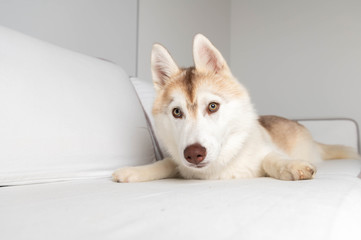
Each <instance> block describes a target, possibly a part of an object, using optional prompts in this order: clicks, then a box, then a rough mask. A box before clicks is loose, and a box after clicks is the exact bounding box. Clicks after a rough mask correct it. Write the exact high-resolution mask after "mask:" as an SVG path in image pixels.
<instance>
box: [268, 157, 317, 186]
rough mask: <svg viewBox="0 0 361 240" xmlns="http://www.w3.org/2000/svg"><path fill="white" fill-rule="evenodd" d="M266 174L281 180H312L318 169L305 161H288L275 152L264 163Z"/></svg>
mask: <svg viewBox="0 0 361 240" xmlns="http://www.w3.org/2000/svg"><path fill="white" fill-rule="evenodd" d="M262 167H263V170H264V171H265V173H266V174H267V175H268V176H270V177H273V178H277V179H281V180H305V179H311V178H312V177H313V175H314V174H315V173H316V167H315V166H313V165H312V164H311V163H309V162H307V161H303V160H293V159H287V158H285V156H284V155H282V154H279V153H276V152H273V153H270V154H268V155H267V156H266V157H265V158H264V159H263V161H262Z"/></svg>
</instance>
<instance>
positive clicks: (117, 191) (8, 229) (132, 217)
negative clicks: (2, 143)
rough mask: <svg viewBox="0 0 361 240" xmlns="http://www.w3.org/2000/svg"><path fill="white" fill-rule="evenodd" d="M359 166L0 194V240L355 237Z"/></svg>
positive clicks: (332, 164)
mask: <svg viewBox="0 0 361 240" xmlns="http://www.w3.org/2000/svg"><path fill="white" fill-rule="evenodd" d="M360 167H361V163H360V161H358V160H335V161H328V162H324V163H322V164H321V165H320V166H319V170H318V173H317V175H316V178H315V179H314V180H309V181H296V182H287V181H280V180H275V179H271V178H258V179H246V180H229V181H202V180H181V179H168V180H160V181H155V182H147V183H134V184H120V183H113V182H111V181H110V179H93V180H79V181H71V182H60V183H49V184H38V185H27V186H26V185H25V186H16V187H3V188H0V239H4V240H5V239H6V240H11V239H17V240H18V239H37V240H41V239H52V240H53V239H67V240H70V239H77V240H80V239H87V240H91V239H102V240H106V239H117V240H118V239H157V240H160V239H166V240H170V239H199V240H200V239H207V240H209V239H267V240H269V239H277V240H280V239H293V240H294V239H302V240H305V239H307V240H310V239H318V240H319V239H327V240H330V239H348V240H350V239H360V227H359V226H360V216H361V180H360V179H359V178H356V175H357V174H358V172H359V169H360Z"/></svg>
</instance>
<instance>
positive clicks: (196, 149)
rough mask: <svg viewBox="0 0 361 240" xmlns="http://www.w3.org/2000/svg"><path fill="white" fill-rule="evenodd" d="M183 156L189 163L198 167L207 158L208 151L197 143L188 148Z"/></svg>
mask: <svg viewBox="0 0 361 240" xmlns="http://www.w3.org/2000/svg"><path fill="white" fill-rule="evenodd" d="M183 154H184V158H185V159H186V160H187V161H188V162H190V163H193V164H196V165H197V164H199V163H200V162H202V161H203V160H204V159H205V158H206V155H207V150H206V148H205V147H203V146H202V145H200V144H199V143H195V144H192V145H189V146H188V147H186V149H184V152H183Z"/></svg>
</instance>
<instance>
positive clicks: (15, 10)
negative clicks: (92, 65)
mask: <svg viewBox="0 0 361 240" xmlns="http://www.w3.org/2000/svg"><path fill="white" fill-rule="evenodd" d="M0 25H3V26H6V27H9V28H12V29H15V30H18V31H20V32H23V33H26V34H28V35H31V36H34V37H37V38H40V39H42V40H45V41H48V42H51V43H55V44H57V45H59V46H62V47H65V48H68V49H71V50H75V51H78V52H81V53H85V54H88V55H91V56H94V57H101V58H105V59H108V60H110V61H113V62H115V63H117V64H119V65H121V66H122V67H123V68H124V69H125V70H126V71H127V72H128V74H130V75H135V73H136V69H135V68H136V67H135V66H136V42H137V41H136V37H137V1H136V0H121V1H119V0H31V1H29V0H1V1H0Z"/></svg>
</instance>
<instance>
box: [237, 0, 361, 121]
mask: <svg viewBox="0 0 361 240" xmlns="http://www.w3.org/2000/svg"><path fill="white" fill-rule="evenodd" d="M231 9H232V10H231V67H232V69H233V72H234V74H235V75H236V76H237V77H238V78H239V80H240V81H241V82H242V83H244V84H245V85H246V86H247V87H248V88H249V90H250V92H251V95H252V96H253V100H254V102H255V105H256V108H258V110H259V113H261V114H278V115H283V116H286V117H290V118H308V117H310V118H314V117H316V118H317V117H350V118H354V119H356V120H357V121H358V122H359V123H361V108H360V106H359V105H360V103H361V1H351V0H317V1H315V0H305V1H297V0H273V1H268V0H257V1H254V0H232V1H231Z"/></svg>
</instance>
